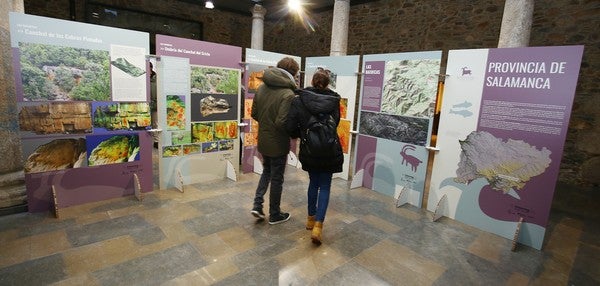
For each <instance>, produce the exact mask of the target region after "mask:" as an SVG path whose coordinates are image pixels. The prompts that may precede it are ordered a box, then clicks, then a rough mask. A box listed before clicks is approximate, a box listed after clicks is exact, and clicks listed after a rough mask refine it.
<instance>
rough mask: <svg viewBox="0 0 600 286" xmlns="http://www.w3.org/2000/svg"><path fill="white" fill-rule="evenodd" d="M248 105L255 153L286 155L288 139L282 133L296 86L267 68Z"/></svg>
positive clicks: (283, 73) (276, 70)
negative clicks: (255, 132)
mask: <svg viewBox="0 0 600 286" xmlns="http://www.w3.org/2000/svg"><path fill="white" fill-rule="evenodd" d="M262 81H263V84H262V85H261V86H260V87H259V88H258V90H257V91H256V94H255V95H254V100H253V102H252V118H254V120H256V121H258V152H260V153H261V154H262V155H264V156H269V157H279V156H283V155H287V154H288V153H289V151H290V137H289V135H288V134H287V132H286V130H285V124H286V120H287V115H288V111H289V109H290V104H291V103H292V99H294V90H295V89H296V82H295V81H294V78H293V76H292V75H291V74H290V73H288V72H287V71H285V70H283V69H280V68H268V69H266V70H265V72H264V74H263V78H262Z"/></svg>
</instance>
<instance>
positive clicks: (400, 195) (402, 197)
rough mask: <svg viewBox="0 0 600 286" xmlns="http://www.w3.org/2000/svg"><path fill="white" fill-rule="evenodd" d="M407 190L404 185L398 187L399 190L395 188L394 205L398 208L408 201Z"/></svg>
mask: <svg viewBox="0 0 600 286" xmlns="http://www.w3.org/2000/svg"><path fill="white" fill-rule="evenodd" d="M408 193H409V190H408V188H407V187H406V186H402V187H400V190H396V193H395V194H394V198H396V207H397V208H399V207H401V206H403V205H405V204H407V203H408Z"/></svg>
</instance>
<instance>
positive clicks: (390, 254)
mask: <svg viewBox="0 0 600 286" xmlns="http://www.w3.org/2000/svg"><path fill="white" fill-rule="evenodd" d="M354 260H355V261H356V262H357V263H359V264H360V265H361V266H362V267H364V268H365V269H368V270H370V271H371V272H373V273H376V274H377V275H378V276H379V277H383V278H384V279H385V280H386V281H388V282H390V283H396V282H400V283H401V284H402V285H432V284H433V282H434V281H436V280H437V279H438V278H439V276H440V275H441V274H442V273H444V271H445V270H446V268H445V267H444V266H442V265H440V264H438V263H436V262H435V261H432V260H429V259H427V258H425V257H422V256H420V255H419V254H418V253H416V252H414V251H412V250H410V248H407V247H405V246H402V245H399V244H396V243H394V242H391V241H389V240H383V241H381V242H380V243H378V244H376V245H374V246H373V247H370V248H368V249H366V250H365V251H363V252H362V253H360V254H359V255H358V256H357V257H356V258H355V259H354Z"/></svg>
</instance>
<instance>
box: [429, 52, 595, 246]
mask: <svg viewBox="0 0 600 286" xmlns="http://www.w3.org/2000/svg"><path fill="white" fill-rule="evenodd" d="M582 54H583V46H559V47H528V48H503V49H477V50H452V51H450V52H449V56H448V65H447V73H448V74H449V75H450V76H449V77H447V78H446V84H445V88H444V98H443V103H442V108H441V118H440V125H439V131H438V136H437V147H438V148H439V149H440V151H439V153H438V154H437V155H436V157H435V160H434V164H433V170H432V176H431V189H430V193H429V200H428V209H429V210H432V211H433V210H435V208H436V206H437V205H438V202H440V200H441V199H442V197H443V196H444V195H445V196H446V199H445V200H447V201H446V202H443V201H442V202H440V203H443V204H447V206H448V208H447V213H445V215H447V216H448V217H450V218H454V219H456V220H459V221H461V222H464V223H467V224H470V225H473V226H475V227H478V228H480V229H482V230H485V231H489V232H492V233H495V234H498V235H500V236H503V237H505V238H509V239H512V238H513V236H514V234H515V231H516V229H517V225H518V224H519V221H520V220H522V224H521V228H520V232H519V237H518V241H519V242H520V243H523V244H526V245H529V246H532V247H534V248H536V249H541V247H542V243H543V239H544V233H545V229H546V224H547V222H548V216H549V213H550V207H551V204H552V197H553V194H554V189H555V185H556V181H557V178H558V172H559V166H560V160H561V158H562V151H563V147H564V142H565V139H566V134H567V129H568V124H569V117H570V114H571V107H572V104H573V98H574V95H575V88H576V85H577V77H578V75H579V68H580V64H581V57H582Z"/></svg>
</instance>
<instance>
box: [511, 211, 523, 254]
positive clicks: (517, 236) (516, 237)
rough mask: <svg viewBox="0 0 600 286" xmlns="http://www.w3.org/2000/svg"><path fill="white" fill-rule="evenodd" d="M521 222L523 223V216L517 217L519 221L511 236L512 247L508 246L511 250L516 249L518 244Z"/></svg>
mask: <svg viewBox="0 0 600 286" xmlns="http://www.w3.org/2000/svg"><path fill="white" fill-rule="evenodd" d="M522 224H523V217H519V222H517V229H516V230H515V235H514V236H513V240H512V247H511V248H510V250H511V251H515V250H516V249H517V244H519V243H518V242H517V241H518V240H519V232H521V225H522Z"/></svg>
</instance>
